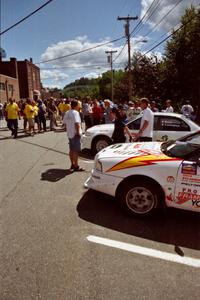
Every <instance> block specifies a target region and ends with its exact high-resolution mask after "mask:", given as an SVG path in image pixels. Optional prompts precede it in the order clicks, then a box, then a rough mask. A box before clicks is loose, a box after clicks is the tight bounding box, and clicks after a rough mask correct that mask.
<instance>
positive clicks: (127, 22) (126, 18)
mask: <svg viewBox="0 0 200 300" xmlns="http://www.w3.org/2000/svg"><path fill="white" fill-rule="evenodd" d="M137 19H138V17H137V16H136V17H130V16H129V15H128V16H127V17H118V18H117V20H118V21H122V20H123V21H126V23H125V26H124V28H125V35H126V38H127V44H128V98H129V101H131V96H132V81H131V43H130V37H131V36H130V30H129V27H130V21H131V20H137Z"/></svg>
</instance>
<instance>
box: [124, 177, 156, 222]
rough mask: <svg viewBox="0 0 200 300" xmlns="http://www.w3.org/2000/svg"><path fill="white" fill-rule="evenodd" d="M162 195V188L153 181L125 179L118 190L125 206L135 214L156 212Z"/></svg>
mask: <svg viewBox="0 0 200 300" xmlns="http://www.w3.org/2000/svg"><path fill="white" fill-rule="evenodd" d="M160 197H161V194H160V189H158V187H157V186H156V185H155V184H152V182H148V181H146V182H144V183H143V182H142V180H140V181H138V180H135V181H132V180H127V181H125V182H124V183H123V184H122V185H121V187H120V189H119V192H118V198H119V200H120V202H121V203H122V205H123V208H124V209H125V210H126V211H127V212H128V213H131V214H132V215H135V216H140V217H144V216H150V215H153V214H155V213H156V211H157V209H158V207H159V204H160V202H159V200H161V199H159V198H160Z"/></svg>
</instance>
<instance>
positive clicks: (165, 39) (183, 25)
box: [144, 15, 197, 55]
mask: <svg viewBox="0 0 200 300" xmlns="http://www.w3.org/2000/svg"><path fill="white" fill-rule="evenodd" d="M196 17H197V15H196V16H194V17H193V18H191V19H190V20H188V21H187V22H186V23H184V24H182V25H181V26H180V27H179V28H177V29H176V30H175V31H173V32H172V33H171V34H170V35H169V36H167V37H166V38H164V39H163V40H162V41H161V42H159V43H158V44H156V45H155V46H154V47H152V48H151V49H150V50H148V51H147V52H145V53H144V55H146V54H148V53H149V52H151V51H153V50H154V49H155V48H157V47H158V46H160V45H161V44H163V43H164V42H165V41H167V40H168V39H169V38H170V37H171V36H173V35H174V34H175V33H176V32H178V31H179V30H181V29H182V28H183V27H185V26H186V25H187V24H189V23H190V22H192V21H193V20H194V19H195V18H196Z"/></svg>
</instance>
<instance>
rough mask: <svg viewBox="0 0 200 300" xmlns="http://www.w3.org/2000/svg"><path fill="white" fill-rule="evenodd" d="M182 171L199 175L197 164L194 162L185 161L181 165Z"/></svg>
mask: <svg viewBox="0 0 200 300" xmlns="http://www.w3.org/2000/svg"><path fill="white" fill-rule="evenodd" d="M181 173H182V174H191V175H197V165H196V164H194V163H193V164H189V163H183V164H182V167H181Z"/></svg>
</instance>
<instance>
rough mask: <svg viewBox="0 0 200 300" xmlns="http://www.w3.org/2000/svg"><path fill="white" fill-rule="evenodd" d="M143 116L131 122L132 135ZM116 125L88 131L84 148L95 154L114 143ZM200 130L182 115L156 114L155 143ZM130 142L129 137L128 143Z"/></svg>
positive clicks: (129, 124) (95, 127) (84, 139)
mask: <svg viewBox="0 0 200 300" xmlns="http://www.w3.org/2000/svg"><path fill="white" fill-rule="evenodd" d="M141 118H142V116H141V115H140V116H139V117H137V118H136V119H134V120H133V121H129V122H128V123H127V126H128V127H129V129H130V131H131V132H132V133H136V132H138V130H139V128H140V122H141ZM113 130H114V124H102V125H97V126H93V127H91V128H89V129H88V130H86V132H85V134H84V135H83V138H82V148H83V149H84V148H87V149H90V150H92V151H93V152H94V153H97V152H99V151H100V150H102V149H103V148H105V147H107V146H108V145H110V144H111V143H112V140H111V137H112V133H113ZM198 130H200V127H199V126H198V125H197V124H196V123H194V122H193V121H191V120H190V119H188V118H186V117H185V116H183V115H181V114H176V113H162V112H157V113H154V134H153V140H154V141H167V140H170V139H173V140H174V139H177V138H180V137H182V136H184V135H186V134H188V133H192V132H195V131H198ZM128 141H129V139H128V137H127V142H128Z"/></svg>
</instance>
